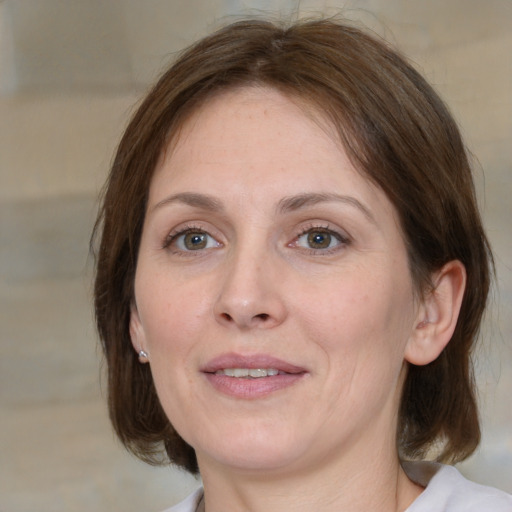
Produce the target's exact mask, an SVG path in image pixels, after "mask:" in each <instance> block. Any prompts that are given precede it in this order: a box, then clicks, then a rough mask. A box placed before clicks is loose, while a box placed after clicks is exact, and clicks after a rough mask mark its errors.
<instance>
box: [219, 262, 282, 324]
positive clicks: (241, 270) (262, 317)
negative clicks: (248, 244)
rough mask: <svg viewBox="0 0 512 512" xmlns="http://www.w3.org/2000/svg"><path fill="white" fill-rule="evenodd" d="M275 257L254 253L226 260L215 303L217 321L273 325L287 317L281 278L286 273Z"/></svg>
mask: <svg viewBox="0 0 512 512" xmlns="http://www.w3.org/2000/svg"><path fill="white" fill-rule="evenodd" d="M275 259H276V258H273V257H272V256H269V255H263V254H259V255H255V254H254V253H253V254H250V255H245V256H244V255H243V254H239V255H238V256H235V257H233V258H231V259H230V261H226V268H225V271H224V276H223V280H222V283H221V287H220V292H219V295H218V297H217V300H216V303H215V305H214V315H215V318H216V320H217V322H219V323H220V324H222V325H224V326H233V327H236V328H238V329H241V330H249V329H261V328H265V329H269V328H273V327H276V326H278V325H280V324H281V323H282V322H283V321H284V320H285V318H286V316H287V309H286V304H285V297H284V295H283V293H282V291H283V279H280V277H283V276H282V272H280V271H279V265H278V263H277V262H276V261H275ZM279 274H281V276H280V275H279Z"/></svg>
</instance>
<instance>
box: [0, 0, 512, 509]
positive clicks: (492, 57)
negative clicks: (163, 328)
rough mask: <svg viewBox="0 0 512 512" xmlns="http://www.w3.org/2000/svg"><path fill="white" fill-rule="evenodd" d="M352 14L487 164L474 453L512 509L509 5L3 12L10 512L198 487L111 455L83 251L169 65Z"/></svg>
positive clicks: (31, 0)
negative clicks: (284, 26) (484, 300)
mask: <svg viewBox="0 0 512 512" xmlns="http://www.w3.org/2000/svg"><path fill="white" fill-rule="evenodd" d="M265 12H269V13H272V14H273V15H274V16H276V15H277V16H280V17H284V18H285V19H295V18H297V17H302V16H310V15H317V14H319V13H324V14H337V13H340V12H341V13H343V14H344V15H345V16H346V17H348V18H350V19H353V20H357V22H358V23H361V24H364V25H366V26H368V27H370V28H371V29H372V30H374V31H375V32H377V33H379V34H381V35H384V36H385V37H386V38H387V39H388V40H390V41H391V42H393V43H394V44H396V45H397V46H398V47H399V48H400V49H401V50H403V51H404V52H405V53H406V54H407V55H409V56H410V58H411V59H412V61H413V62H414V63H415V64H416V66H417V68H418V69H419V70H420V71H421V72H423V73H424V74H425V75H426V76H427V78H428V79H429V80H430V81H431V82H432V83H433V84H434V85H435V86H436V88H437V89H438V90H439V91H440V93H441V95H442V96H443V97H444V98H445V99H446V100H447V102H448V104H449V105H450V106H451V108H452V111H453V113H454V115H455V117H456V118H457V119H458V121H459V122H460V124H461V126H462V131H463V133H464V136H465V138H466V142H467V144H468V146H469V147H470V148H471V150H472V151H473V153H474V154H475V155H476V157H477V159H478V160H477V161H476V166H475V172H476V182H477V186H478V193H479V200H480V203H481V207H482V211H483V214H484V218H485V223H486V226H487V229H488V232H489V235H490V238H491V242H492V244H493V246H494V249H495V252H496V260H497V267H498V282H497V286H496V288H495V290H494V300H493V302H494V304H493V308H492V310H491V312H490V314H489V316H488V319H487V324H486V328H485V330H484V333H483V344H482V346H481V348H480V350H479V352H478V354H477V355H478V364H477V378H478V382H479V385H480V399H481V403H482V415H483V423H484V437H483V442H482V446H481V449H480V450H479V451H478V453H477V454H476V455H475V456H474V457H473V458H472V459H470V460H469V461H467V462H466V463H464V464H463V465H461V470H462V471H463V472H464V473H465V474H466V475H467V476H469V477H470V478H472V479H475V480H477V481H480V482H482V483H487V484H491V485H495V486H498V487H501V488H503V489H505V490H508V492H512V399H511V396H512V341H511V340H512V228H511V223H512V222H511V221H512V206H511V205H512V201H511V196H512V1H511V0H485V1H484V0H430V1H428V2H426V1H423V0H352V1H348V0H347V1H345V2H344V1H342V0H330V1H322V0H309V1H308V0H303V1H298V0H280V1H277V0H275V1H270V0H252V1H251V0H247V1H243V0H187V1H185V0H145V1H142V0H140V1H139V0H111V1H110V0H3V1H1V0H0V344H1V357H0V511H5V512H7V511H9V512H33V511H36V510H37V511H38V512H49V511H52V512H60V511H66V512H74V511H85V510H95V511H99V512H102V511H105V512H106V511H111V510H123V511H125V512H135V511H138V512H140V511H142V510H144V511H148V512H151V511H158V510H161V509H163V508H165V507H168V506H170V505H172V504H173V503H175V502H177V501H178V500H179V499H181V498H182V497H184V496H185V495H187V494H188V493H189V492H190V490H191V489H193V488H194V487H196V486H197V485H198V482H197V481H196V480H194V479H193V478H191V477H189V476H187V475H185V474H184V473H182V472H180V471H177V470H174V469H171V468H152V467H147V466H145V465H144V464H142V463H140V462H138V461H137V460H135V459H134V458H133V457H131V456H129V455H128V454H126V453H125V452H124V451H123V449H122V448H121V447H120V446H119V444H118V443H117V441H116V440H115V439H114V436H113V434H112V431H111V428H110V425H109V423H108V419H107V413H106V406H105V397H104V395H105V390H104V389H102V387H101V384H100V382H101V380H100V373H101V372H100V362H101V356H100V351H99V349H98V347H97V339H96V335H95V332H94V328H93V323H92V312H91V309H92V308H91V289H92V285H91V276H92V273H91V258H90V256H89V255H88V241H89V236H90V232H91V228H92V224H93V221H94V215H95V210H96V207H97V196H98V192H99V190H100V188H101V186H102V184H103V181H104V179H105V177H106V174H107V172H108V167H109V163H110V161H111V157H112V154H113V151H114V149H115V146H116V143H117V141H118V139H119V137H120V134H121V132H122V130H123V128H124V126H125V125H126V123H127V120H128V118H129V116H130V114H131V113H132V112H133V109H134V105H135V104H136V103H137V101H138V99H139V98H140V96H141V95H142V94H143V93H144V91H145V90H146V89H147V87H148V86H149V84H150V83H151V82H152V81H153V80H154V79H155V78H156V77H157V76H158V75H159V73H160V72H161V71H162V70H163V69H164V68H165V67H166V65H167V64H168V63H169V62H170V61H171V60H172V59H173V56H174V55H175V52H177V51H178V50H180V49H182V48H183V47H184V46H186V45H188V44H190V43H191V42H193V41H194V40H195V39H197V38H198V37H200V36H202V35H204V34H206V33H208V32H209V31H211V30H213V29H215V28H217V27H219V26H221V25H223V24H225V23H226V22H228V21H231V20H233V19H235V17H236V16H239V15H255V14H258V15H261V14H262V13H265Z"/></svg>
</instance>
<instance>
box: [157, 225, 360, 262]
mask: <svg viewBox="0 0 512 512" xmlns="http://www.w3.org/2000/svg"><path fill="white" fill-rule="evenodd" d="M315 231H316V232H318V233H325V234H327V235H329V236H332V237H333V238H334V239H335V240H337V241H338V242H339V244H337V245H336V246H335V247H330V248H329V247H327V248H322V249H314V248H307V247H300V246H299V245H298V243H299V240H300V239H301V237H303V236H305V235H307V234H309V233H314V232H315ZM188 233H204V234H205V235H207V236H208V237H210V238H211V239H213V240H215V242H216V243H217V244H219V246H220V245H222V244H221V243H220V242H218V241H217V239H216V238H215V237H214V236H212V235H211V234H210V233H209V232H208V231H207V230H206V229H204V228H203V227H200V226H198V225H194V224H191V225H187V226H184V227H182V228H180V229H179V230H175V231H172V232H171V233H169V234H168V235H167V236H166V237H165V239H164V241H163V244H162V249H166V250H171V251H172V252H173V253H175V254H178V255H185V254H187V255H190V254H191V253H194V252H196V251H193V250H188V251H185V250H183V249H179V248H174V249H173V248H172V245H173V244H174V243H175V242H176V241H177V240H178V239H179V238H180V237H183V236H185V235H187V234H188ZM350 243H351V240H350V238H348V237H347V236H346V235H343V234H341V233H340V232H339V231H336V230H334V229H332V228H331V227H330V226H329V225H317V224H312V225H309V226H306V227H304V228H303V229H301V230H300V232H299V233H297V235H296V236H295V238H294V239H293V240H292V241H291V242H290V243H289V244H287V246H288V247H297V248H299V249H301V250H303V251H307V252H308V253H309V254H313V255H314V254H319V255H329V254H332V253H333V252H336V251H338V250H340V248H341V246H347V245H350ZM197 252H198V253H201V252H202V250H201V249H198V250H197Z"/></svg>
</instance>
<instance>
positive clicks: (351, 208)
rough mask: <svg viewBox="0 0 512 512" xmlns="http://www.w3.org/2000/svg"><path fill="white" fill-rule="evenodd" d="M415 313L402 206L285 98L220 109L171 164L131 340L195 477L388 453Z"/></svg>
mask: <svg viewBox="0 0 512 512" xmlns="http://www.w3.org/2000/svg"><path fill="white" fill-rule="evenodd" d="M413 297H414V290H413V283H412V281H411V275H410V272H409V268H408V261H407V254H406V249H405V246H404V241H403V238H402V235H401V230H400V227H399V223H398V220H397V216H396V213H395V211H394V208H393V206H392V205H391V203H390V202H389V200H388V199H387V197H386V196H385V195H384V193H383V192H382V191H381V190H379V189H378V188H376V187H375V186H374V185H372V184H371V183H370V182H369V181H368V180H367V179H366V178H364V177H362V176H361V175H360V174H359V173H358V172H356V171H355V170H354V167H353V166H352V164H351V163H350V161H349V159H348V157H347V155H346V154H345V152H344V150H343V149H342V147H341V145H340V143H339V142H338V141H337V137H336V135H335V132H334V130H333V129H331V128H329V127H328V125H327V123H320V122H318V120H317V121H315V120H314V118H313V116H309V115H307V114H306V113H305V111H304V109H302V108H300V107H299V106H297V104H296V103H294V102H293V101H291V100H290V99H288V98H287V97H285V96H283V95H282V94H280V93H278V92H276V91H274V90H272V89H269V88H246V89H242V90H237V91H232V92H228V93H224V94H222V95H220V96H218V97H215V98H214V99H212V100H210V101H209V102H208V103H207V104H206V105H205V106H203V107H202V108H201V109H200V110H199V111H198V112H197V113H195V114H194V115H193V116H192V118H191V119H189V120H188V121H187V123H186V124H185V125H184V127H183V130H182V132H181V134H180V137H179V140H178V141H177V144H176V145H175V147H174V148H173V149H172V150H170V149H169V150H168V151H167V153H166V154H164V155H162V159H161V162H160V163H159V165H158V167H157V169H156V172H155V174H154V177H153V180H152V183H151V187H150V192H149V202H148V208H147V215H146V219H145V224H144V229H143V234H142V240H141V245H140V253H139V259H138V265H137V272H136V278H135V304H134V306H133V309H132V317H131V333H132V339H133V343H134V346H135V348H136V349H137V350H140V349H141V348H143V349H144V350H146V351H147V352H148V354H149V360H150V365H151V371H152V374H153V378H154V382H155V385H156V389H157V392H158V395H159V398H160V400H161V403H162V406H163V408H164V410H165V412H166V414H167V416H168V417H169V419H170V421H171V422H172V424H173V425H174V427H175V428H176V430H177V431H178V432H179V433H180V434H181V435H182V437H183V438H184V439H185V440H186V441H187V442H188V443H189V444H191V445H192V446H193V447H194V448H195V449H196V453H197V456H198V460H199V464H200V467H201V466H202V465H204V466H206V465H208V464H217V465H221V466H223V467H232V468H238V469H241V468H245V469H250V470H265V471H267V472H268V471H270V470H272V469H274V470H282V469H284V468H294V469H295V470H300V469H301V468H308V467H311V465H312V464H314V463H315V462H319V461H323V462H322V463H325V461H326V460H329V459H330V460H337V459H339V458H340V457H357V458H361V457H362V459H359V460H365V459H364V458H365V457H366V458H371V457H372V456H375V453H376V450H380V449H383V447H385V448H386V449H388V448H389V447H390V446H391V447H393V449H394V446H395V428H396V415H397V410H398V405H399V398H400V389H401V383H402V380H403V373H404V351H405V350H406V347H407V344H408V342H409V341H410V338H411V335H412V331H413V329H414V326H415V324H416V322H417V319H416V316H417V306H416V303H415V301H414V299H413Z"/></svg>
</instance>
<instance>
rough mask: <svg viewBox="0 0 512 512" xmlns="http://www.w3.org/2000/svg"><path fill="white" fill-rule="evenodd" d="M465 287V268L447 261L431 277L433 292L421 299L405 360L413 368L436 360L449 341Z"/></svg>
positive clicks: (456, 261)
mask: <svg viewBox="0 0 512 512" xmlns="http://www.w3.org/2000/svg"><path fill="white" fill-rule="evenodd" d="M465 287H466V269H465V267H464V265H463V264H462V263H461V262H460V261H458V260H454V261H450V262H448V263H446V265H444V266H443V267H442V268H441V270H439V271H438V272H436V273H435V275H434V276H433V289H432V290H431V291H429V292H428V293H427V294H426V295H425V297H424V298H423V300H422V303H421V306H420V308H419V311H418V316H417V317H416V324H415V326H414V329H413V332H412V334H411V337H410V339H409V341H408V343H407V347H406V349H405V359H406V361H408V362H409V363H412V364H415V365H419V366H422V365H426V364H429V363H431V362H432V361H434V360H435V359H437V357H438V356H439V354H441V352H442V351H443V349H444V348H445V347H446V345H447V344H448V342H449V341H450V339H451V337H452V335H453V331H454V330H455V326H456V325H457V319H458V317H459V311H460V307H461V304H462V298H463V296H464V289H465Z"/></svg>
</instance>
